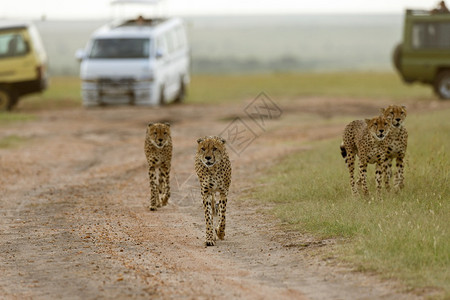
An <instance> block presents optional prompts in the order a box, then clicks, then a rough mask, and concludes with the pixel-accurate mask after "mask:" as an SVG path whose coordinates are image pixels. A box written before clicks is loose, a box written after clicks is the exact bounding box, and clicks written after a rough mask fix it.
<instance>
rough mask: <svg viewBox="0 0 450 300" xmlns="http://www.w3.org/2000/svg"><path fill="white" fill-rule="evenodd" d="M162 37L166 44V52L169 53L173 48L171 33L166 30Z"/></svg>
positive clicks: (173, 42)
mask: <svg viewBox="0 0 450 300" xmlns="http://www.w3.org/2000/svg"><path fill="white" fill-rule="evenodd" d="M164 39H165V40H166V44H167V52H168V53H169V54H170V53H172V52H173V51H174V50H175V41H174V40H173V39H172V34H171V33H170V32H167V33H166V34H165V35H164Z"/></svg>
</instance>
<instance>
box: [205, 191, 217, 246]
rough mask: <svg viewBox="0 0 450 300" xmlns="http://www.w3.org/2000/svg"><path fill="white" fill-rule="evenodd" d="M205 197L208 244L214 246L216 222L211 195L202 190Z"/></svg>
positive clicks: (206, 242)
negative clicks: (214, 222) (214, 220)
mask: <svg viewBox="0 0 450 300" xmlns="http://www.w3.org/2000/svg"><path fill="white" fill-rule="evenodd" d="M202 197H203V209H204V210H205V222H206V241H205V244H206V246H214V245H215V241H214V230H213V228H214V224H213V215H212V208H211V197H210V195H209V193H208V192H204V191H203V190H202Z"/></svg>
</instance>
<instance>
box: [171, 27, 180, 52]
mask: <svg viewBox="0 0 450 300" xmlns="http://www.w3.org/2000/svg"><path fill="white" fill-rule="evenodd" d="M169 38H170V39H171V40H172V41H173V48H174V49H175V50H178V49H179V48H181V44H180V40H179V39H178V36H177V33H176V32H175V30H171V31H170V32H169Z"/></svg>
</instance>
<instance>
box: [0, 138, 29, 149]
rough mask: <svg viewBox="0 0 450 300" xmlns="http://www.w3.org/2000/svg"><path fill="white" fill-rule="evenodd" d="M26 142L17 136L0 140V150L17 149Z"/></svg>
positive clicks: (25, 139)
mask: <svg viewBox="0 0 450 300" xmlns="http://www.w3.org/2000/svg"><path fill="white" fill-rule="evenodd" d="M27 141H28V139H27V138H23V137H20V136H17V135H10V136H7V137H4V138H0V149H2V148H3V149H4V148H15V147H19V146H20V145H22V144H23V143H25V142H27Z"/></svg>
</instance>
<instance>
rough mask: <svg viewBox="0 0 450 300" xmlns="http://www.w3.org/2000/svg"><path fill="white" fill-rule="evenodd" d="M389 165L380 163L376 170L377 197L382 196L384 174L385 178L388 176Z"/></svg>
mask: <svg viewBox="0 0 450 300" xmlns="http://www.w3.org/2000/svg"><path fill="white" fill-rule="evenodd" d="M387 166H388V164H387V163H382V162H378V163H377V166H376V168H375V183H376V188H377V196H378V197H380V196H381V186H382V181H383V173H384V175H385V177H386V176H387V175H386V173H387Z"/></svg>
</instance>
